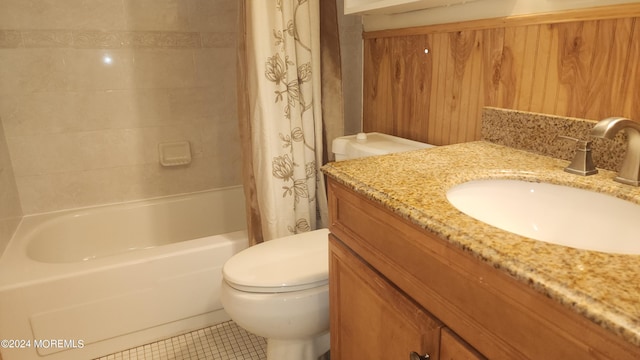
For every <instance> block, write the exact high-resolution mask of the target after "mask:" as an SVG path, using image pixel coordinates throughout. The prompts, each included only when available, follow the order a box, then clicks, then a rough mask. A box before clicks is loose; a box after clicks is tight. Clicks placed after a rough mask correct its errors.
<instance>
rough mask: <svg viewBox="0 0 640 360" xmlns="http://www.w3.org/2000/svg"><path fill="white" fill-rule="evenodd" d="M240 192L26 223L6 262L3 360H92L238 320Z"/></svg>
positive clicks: (0, 286)
mask: <svg viewBox="0 0 640 360" xmlns="http://www.w3.org/2000/svg"><path fill="white" fill-rule="evenodd" d="M245 228H246V223H245V213H244V197H243V193H242V188H241V187H233V188H225V189H220V190H213V191H206V192H200V193H194V194H188V195H181V196H172V197H165V198H158V199H152V200H145V201H140V202H132V203H124V204H116V205H108V206H100V207H95V208H86V209H79V210H73V211H65V212H56V213H48V214H42V215H34V216H27V217H25V218H24V219H23V221H22V222H21V224H20V226H19V227H18V229H17V231H16V234H15V236H14V237H13V239H12V240H11V241H10V243H9V245H8V247H7V249H6V250H5V252H4V254H3V255H2V258H0V339H2V340H4V341H3V343H2V344H0V345H1V347H0V351H1V352H2V358H3V359H4V360H29V359H40V360H41V359H43V358H44V359H53V360H57V359H65V360H73V359H82V360H87V359H91V358H94V357H98V356H101V355H106V354H109V353H112V352H115V351H119V350H124V349H127V348H130V347H133V346H137V345H141V344H144V343H148V342H151V341H155V340H158V339H162V338H166V337H168V336H171V335H175V334H178V333H182V332H185V331H190V330H194V329H197V328H201V327H205V326H208V325H213V324H216V323H219V322H222V321H226V320H228V319H229V317H228V315H227V314H226V313H225V312H224V310H223V309H222V305H221V304H220V300H219V291H220V284H221V267H222V265H223V264H224V262H225V261H226V260H227V259H228V258H229V257H231V256H232V255H233V254H235V253H237V252H238V251H240V250H242V249H244V248H246V247H247V237H246V231H245V230H244V229H245Z"/></svg>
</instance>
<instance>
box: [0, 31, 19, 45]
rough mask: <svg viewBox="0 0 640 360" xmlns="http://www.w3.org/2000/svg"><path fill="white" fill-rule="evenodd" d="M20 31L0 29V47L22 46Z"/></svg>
mask: <svg viewBox="0 0 640 360" xmlns="http://www.w3.org/2000/svg"><path fill="white" fill-rule="evenodd" d="M23 46H24V43H23V42H22V33H21V32H20V31H16V30H0V49H2V48H18V47H23Z"/></svg>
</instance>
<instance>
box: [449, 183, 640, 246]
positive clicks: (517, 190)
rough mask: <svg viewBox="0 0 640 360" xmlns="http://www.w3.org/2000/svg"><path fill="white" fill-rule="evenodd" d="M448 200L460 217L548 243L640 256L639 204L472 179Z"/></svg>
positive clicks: (584, 192) (559, 188) (591, 194)
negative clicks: (461, 214)
mask: <svg viewBox="0 0 640 360" xmlns="http://www.w3.org/2000/svg"><path fill="white" fill-rule="evenodd" d="M447 199H448V200H449V202H450V203H451V204H452V205H453V206H455V207H456V208H457V209H458V210H460V211H462V212H463V213H465V214H467V215H469V216H471V217H473V218H475V219H477V220H480V221H482V222H485V223H487V224H489V225H492V226H495V227H497V228H500V229H502V230H506V231H509V232H512V233H515V234H518V235H522V236H526V237H528V238H531V239H535V240H540V241H545V242H548V243H553V244H558V245H564V246H570V247H573V248H578V249H585V250H594V251H601V252H608V253H617V254H640V205H637V204H634V203H632V202H629V201H625V200H621V199H618V198H616V197H613V196H609V195H605V194H601V193H597V192H593V191H587V190H582V189H577V188H572V187H568V186H561V185H554V184H549V183H533V182H527V181H520V180H493V179H492V180H474V181H469V182H466V183H463V184H460V185H457V186H454V187H452V188H451V189H449V191H448V192H447Z"/></svg>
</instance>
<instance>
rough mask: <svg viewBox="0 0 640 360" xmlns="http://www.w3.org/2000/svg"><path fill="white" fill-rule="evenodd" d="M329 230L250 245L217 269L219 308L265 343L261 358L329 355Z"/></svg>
mask: <svg viewBox="0 0 640 360" xmlns="http://www.w3.org/2000/svg"><path fill="white" fill-rule="evenodd" d="M328 236H329V230H327V229H320V230H315V231H311V232H307V233H303V234H298V235H292V236H287V237H283V238H279V239H275V240H271V241H268V242H265V243H262V244H259V245H255V246H253V247H250V248H248V249H246V250H243V251H241V252H240V253H238V254H236V255H234V256H233V257H232V258H231V259H229V260H228V261H227V262H226V263H225V265H224V267H223V270H222V273H223V278H224V280H223V283H222V289H221V295H220V296H221V298H220V300H221V301H222V305H223V306H224V309H225V310H226V312H227V313H228V314H229V316H230V317H231V318H232V319H233V320H234V321H235V322H236V323H237V324H238V325H240V326H241V327H242V328H244V329H245V330H247V331H249V332H252V333H254V334H256V335H259V336H262V337H265V338H266V339H267V359H269V360H271V359H280V360H288V359H291V360H312V359H313V360H316V359H317V358H318V357H319V356H320V355H322V354H324V353H325V352H327V351H329V285H328V276H329V259H328V256H329V249H328Z"/></svg>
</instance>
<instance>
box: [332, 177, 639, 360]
mask: <svg viewBox="0 0 640 360" xmlns="http://www.w3.org/2000/svg"><path fill="white" fill-rule="evenodd" d="M328 187H329V213H330V226H329V229H330V231H331V235H330V268H329V281H330V282H329V286H330V301H331V356H332V358H333V359H334V360H351V359H370V360H373V359H385V360H386V359H409V353H410V352H411V351H415V352H418V353H420V355H424V354H425V353H427V354H429V355H430V356H431V359H482V358H484V357H486V358H489V359H616V360H620V359H638V358H640V348H638V347H637V346H635V345H633V344H631V343H629V342H627V341H625V340H624V339H622V338H621V337H619V336H617V335H615V334H613V333H611V332H609V331H607V330H605V329H604V328H602V327H600V326H598V325H597V324H595V323H593V322H591V321H590V320H588V319H587V318H585V317H584V316H581V315H580V314H578V313H576V312H574V311H572V310H571V309H569V308H567V307H565V306H564V305H561V304H560V303H558V302H556V301H555V300H553V299H550V298H548V297H546V296H544V295H543V294H541V293H539V292H537V291H535V290H534V289H532V288H531V287H529V286H528V285H527V284H524V283H521V282H520V281H518V280H516V279H514V278H513V277H511V276H510V275H508V274H506V273H504V272H503V271H501V270H499V269H497V268H495V267H494V266H492V265H490V264H488V263H486V262H484V261H482V260H480V259H478V258H476V257H475V256H473V255H472V254H471V253H470V252H468V251H465V250H463V249H460V248H458V247H456V246H454V245H452V244H451V243H449V242H448V241H446V240H444V239H441V238H439V237H438V236H437V235H435V234H433V233H431V232H429V231H428V230H425V229H423V228H421V227H419V226H417V225H415V224H413V223H410V222H409V221H407V220H405V219H403V218H402V217H400V216H399V215H397V214H396V213H394V212H393V211H391V210H390V209H388V208H387V207H385V206H384V205H382V204H380V203H378V202H374V201H371V200H369V199H367V198H366V197H364V196H363V195H361V194H359V193H357V192H355V191H353V190H351V189H349V188H347V187H346V186H344V185H342V184H340V183H339V182H338V181H336V180H335V179H333V178H331V177H330V178H329V181H328Z"/></svg>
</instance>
